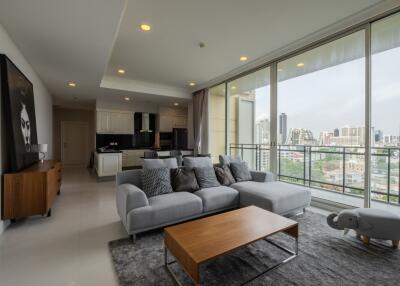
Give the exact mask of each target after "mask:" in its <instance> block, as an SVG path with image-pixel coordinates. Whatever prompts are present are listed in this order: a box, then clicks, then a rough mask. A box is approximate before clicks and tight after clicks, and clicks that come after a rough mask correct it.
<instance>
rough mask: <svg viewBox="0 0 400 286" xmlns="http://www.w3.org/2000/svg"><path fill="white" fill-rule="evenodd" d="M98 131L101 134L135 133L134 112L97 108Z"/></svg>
mask: <svg viewBox="0 0 400 286" xmlns="http://www.w3.org/2000/svg"><path fill="white" fill-rule="evenodd" d="M96 132H97V133H101V134H133V133H134V118H133V112H130V111H118V110H97V111H96Z"/></svg>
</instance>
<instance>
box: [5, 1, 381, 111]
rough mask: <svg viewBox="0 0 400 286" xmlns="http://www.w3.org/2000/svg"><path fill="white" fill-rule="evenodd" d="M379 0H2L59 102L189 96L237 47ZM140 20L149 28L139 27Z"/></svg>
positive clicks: (297, 34) (221, 70)
mask: <svg viewBox="0 0 400 286" xmlns="http://www.w3.org/2000/svg"><path fill="white" fill-rule="evenodd" d="M378 2H382V1H380V0H351V1H348V0H335V1H332V0H296V1H295V0H279V1H277V0H252V1H242V0H218V1H216V0H201V1H199V0H128V2H127V3H126V1H124V0H112V1H111V0H35V1H23V0H0V23H1V24H2V25H3V26H4V27H5V29H6V30H7V31H8V33H9V34H10V36H11V37H12V38H13V40H14V41H15V43H16V45H17V46H18V47H19V48H20V49H21V52H22V53H23V54H24V55H25V57H26V58H27V60H28V61H29V62H30V63H31V65H32V66H33V67H34V69H35V70H36V71H37V73H38V74H39V76H40V77H41V78H42V80H43V81H44V83H45V84H46V86H47V87H48V89H49V90H50V92H51V93H52V94H53V95H54V97H55V99H56V102H70V101H71V100H73V98H74V97H77V98H78V101H79V103H78V104H83V103H84V102H88V101H93V99H95V98H96V97H98V96H102V97H103V96H110V97H111V96H114V97H115V98H116V99H118V100H120V99H121V98H123V97H124V96H126V95H130V96H131V97H132V98H134V99H137V100H155V101H160V102H165V103H168V102H174V101H179V102H183V103H184V102H185V101H187V99H188V98H190V90H191V89H189V88H188V83H189V82H191V81H194V82H196V83H197V84H198V85H200V84H204V83H206V82H208V81H210V80H212V79H213V78H216V77H218V76H221V75H223V74H226V73H228V72H230V71H232V70H235V69H237V68H238V67H240V66H241V65H243V63H241V62H240V61H239V57H240V56H241V55H246V56H248V57H249V61H253V60H256V59H257V58H260V57H262V56H264V55H266V54H268V53H271V52H272V51H276V50H278V49H280V48H282V47H285V46H287V45H288V44H290V43H293V42H295V41H297V40H299V39H302V38H304V37H305V36H307V35H309V34H311V33H314V32H316V31H318V30H320V29H322V28H324V27H326V26H329V25H332V24H334V23H336V22H338V21H341V20H342V19H344V18H346V17H349V16H351V15H354V14H355V13H358V12H360V11H362V10H364V9H367V8H369V7H370V8H371V6H372V5H374V4H377V3H378ZM371 9H372V8H371ZM143 22H146V23H149V24H151V26H152V31H151V32H149V33H143V32H141V31H139V24H140V23H143ZM199 42H204V43H205V44H206V47H205V48H203V49H201V48H199V47H198V43H199ZM118 68H124V69H125V70H126V74H125V75H123V76H120V75H118V74H117V72H116V70H117V69H118ZM68 81H75V82H76V83H77V87H76V88H69V87H68V86H67V82H68ZM155 95H157V96H155Z"/></svg>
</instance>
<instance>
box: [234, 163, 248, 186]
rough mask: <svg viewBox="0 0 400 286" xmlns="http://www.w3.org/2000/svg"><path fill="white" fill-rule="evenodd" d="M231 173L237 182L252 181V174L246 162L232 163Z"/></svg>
mask: <svg viewBox="0 0 400 286" xmlns="http://www.w3.org/2000/svg"><path fill="white" fill-rule="evenodd" d="M230 167H231V171H232V174H233V176H234V177H235V179H236V181H237V182H243V181H251V180H252V177H251V173H250V170H249V166H248V165H247V163H246V162H231V164H230Z"/></svg>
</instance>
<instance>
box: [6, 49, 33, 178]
mask: <svg viewBox="0 0 400 286" xmlns="http://www.w3.org/2000/svg"><path fill="white" fill-rule="evenodd" d="M0 71H1V98H2V108H3V110H2V111H3V112H2V113H3V118H2V120H3V119H4V121H5V124H4V125H3V128H4V129H5V136H6V152H7V154H6V157H7V161H8V162H7V164H6V165H7V169H8V170H7V171H10V172H15V171H19V170H21V169H23V168H25V167H28V166H29V165H32V164H33V163H35V162H37V161H38V153H37V151H36V152H35V148H36V146H37V143H38V141H37V130H36V116H35V103H34V97H33V86H32V83H31V82H30V81H29V80H28V79H27V78H26V77H25V76H24V74H22V72H21V71H20V70H19V69H18V68H17V67H16V66H15V65H14V64H13V63H12V62H11V60H9V59H8V58H7V57H6V56H5V55H0ZM3 134H4V132H3ZM3 155H4V154H3Z"/></svg>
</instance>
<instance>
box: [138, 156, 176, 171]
mask: <svg viewBox="0 0 400 286" xmlns="http://www.w3.org/2000/svg"><path fill="white" fill-rule="evenodd" d="M165 167H166V168H168V169H174V168H178V163H177V158H167V159H144V160H143V169H159V168H165Z"/></svg>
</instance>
